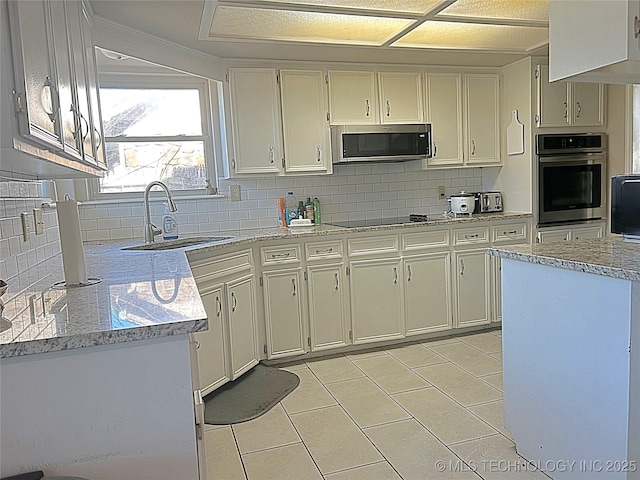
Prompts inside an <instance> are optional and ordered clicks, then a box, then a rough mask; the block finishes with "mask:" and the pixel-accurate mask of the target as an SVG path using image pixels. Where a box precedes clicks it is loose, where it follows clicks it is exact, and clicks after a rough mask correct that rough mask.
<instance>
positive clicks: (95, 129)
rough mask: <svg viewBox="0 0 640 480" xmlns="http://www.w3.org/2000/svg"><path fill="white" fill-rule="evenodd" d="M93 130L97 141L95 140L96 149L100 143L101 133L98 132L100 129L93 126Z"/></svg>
mask: <svg viewBox="0 0 640 480" xmlns="http://www.w3.org/2000/svg"><path fill="white" fill-rule="evenodd" d="M93 131H94V132H96V138H97V139H98V141H97V142H96V150H97V149H98V148H100V145H102V135H101V134H100V130H98V129H97V128H95V127H93Z"/></svg>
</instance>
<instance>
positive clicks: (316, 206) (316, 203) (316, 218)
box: [313, 197, 320, 225]
mask: <svg viewBox="0 0 640 480" xmlns="http://www.w3.org/2000/svg"><path fill="white" fill-rule="evenodd" d="M313 223H315V224H316V225H320V200H318V197H315V198H314V199H313Z"/></svg>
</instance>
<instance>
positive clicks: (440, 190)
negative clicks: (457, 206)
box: [438, 185, 447, 198]
mask: <svg viewBox="0 0 640 480" xmlns="http://www.w3.org/2000/svg"><path fill="white" fill-rule="evenodd" d="M438 198H447V195H446V193H445V191H444V185H438Z"/></svg>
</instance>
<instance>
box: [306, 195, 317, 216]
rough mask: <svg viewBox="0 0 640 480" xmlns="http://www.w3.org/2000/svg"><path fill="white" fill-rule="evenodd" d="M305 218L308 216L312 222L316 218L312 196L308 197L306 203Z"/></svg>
mask: <svg viewBox="0 0 640 480" xmlns="http://www.w3.org/2000/svg"><path fill="white" fill-rule="evenodd" d="M304 210H305V212H304V218H308V219H309V220H311V221H312V222H313V221H314V220H315V215H314V214H313V202H312V201H311V197H307V203H305V204H304Z"/></svg>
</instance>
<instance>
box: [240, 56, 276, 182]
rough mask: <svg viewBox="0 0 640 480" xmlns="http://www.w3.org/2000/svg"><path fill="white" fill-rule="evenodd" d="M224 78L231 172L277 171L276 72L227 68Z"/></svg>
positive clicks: (270, 69) (267, 69)
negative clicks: (226, 93) (230, 147)
mask: <svg viewBox="0 0 640 480" xmlns="http://www.w3.org/2000/svg"><path fill="white" fill-rule="evenodd" d="M227 78H228V85H229V91H228V95H229V101H230V122H228V123H230V124H231V126H232V128H231V131H232V142H231V145H233V151H232V152H230V162H231V169H232V171H233V173H236V174H245V173H274V172H275V173H277V172H279V171H280V169H281V164H282V159H283V153H282V133H281V124H280V117H281V115H280V98H279V95H278V82H277V72H276V70H275V69H273V68H230V69H229V73H228V77H227Z"/></svg>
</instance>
